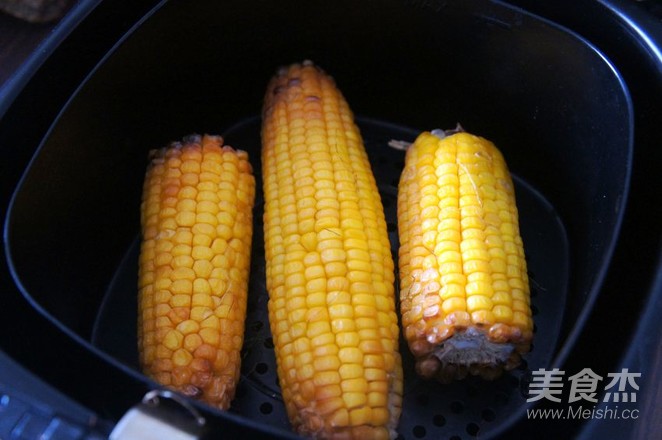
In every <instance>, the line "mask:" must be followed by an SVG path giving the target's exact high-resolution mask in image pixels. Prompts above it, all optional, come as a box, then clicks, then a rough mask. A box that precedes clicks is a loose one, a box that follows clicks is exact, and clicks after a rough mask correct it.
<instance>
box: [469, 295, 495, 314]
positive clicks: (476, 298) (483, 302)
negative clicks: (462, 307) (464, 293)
mask: <svg viewBox="0 0 662 440" xmlns="http://www.w3.org/2000/svg"><path fill="white" fill-rule="evenodd" d="M493 305H494V304H493V303H492V300H491V299H490V298H488V297H487V296H483V295H473V296H469V297H467V311H468V312H469V313H472V312H475V311H477V310H492V306H493Z"/></svg>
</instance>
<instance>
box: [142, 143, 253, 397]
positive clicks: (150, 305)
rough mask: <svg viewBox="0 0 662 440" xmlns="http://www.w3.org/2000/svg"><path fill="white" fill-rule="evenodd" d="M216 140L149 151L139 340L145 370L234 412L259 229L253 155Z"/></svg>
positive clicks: (145, 187) (192, 394)
mask: <svg viewBox="0 0 662 440" xmlns="http://www.w3.org/2000/svg"><path fill="white" fill-rule="evenodd" d="M222 144H223V139H222V138H220V137H217V136H204V137H201V136H195V135H194V136H189V137H188V138H185V139H184V141H183V143H180V142H176V143H172V144H171V145H170V146H168V147H166V148H162V149H160V150H154V151H152V152H151V163H150V166H149V168H148V170H147V173H146V176H145V184H144V189H143V201H142V206H141V223H142V236H143V241H142V245H141V252H140V265H139V314H138V319H139V322H138V329H139V330H138V336H139V351H140V361H141V364H142V367H143V370H144V372H145V373H146V374H147V375H149V376H151V377H152V378H153V379H155V380H156V381H158V382H160V383H161V384H163V385H166V386H168V387H171V388H173V389H175V390H178V391H180V392H182V393H183V394H185V395H188V396H191V397H195V398H199V399H200V400H202V401H204V402H206V403H208V404H210V405H213V406H216V407H218V408H221V409H227V408H228V406H229V405H230V401H231V400H232V398H233V396H234V391H235V386H236V384H237V381H238V379H239V369H240V357H239V353H240V350H241V346H242V342H243V337H244V319H245V316H246V300H247V289H248V275H249V265H250V248H251V239H252V231H253V223H252V216H253V213H252V209H253V201H254V197H255V180H254V177H253V175H252V170H251V166H250V164H249V162H248V155H247V154H246V152H244V151H241V150H234V149H233V148H232V147H229V146H222Z"/></svg>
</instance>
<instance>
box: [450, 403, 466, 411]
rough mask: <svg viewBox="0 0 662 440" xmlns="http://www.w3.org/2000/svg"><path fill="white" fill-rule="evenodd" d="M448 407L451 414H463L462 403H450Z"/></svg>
mask: <svg viewBox="0 0 662 440" xmlns="http://www.w3.org/2000/svg"><path fill="white" fill-rule="evenodd" d="M450 407H451V412H453V414H462V413H463V412H464V403H462V402H460V401H459V400H455V401H453V402H451V406H450Z"/></svg>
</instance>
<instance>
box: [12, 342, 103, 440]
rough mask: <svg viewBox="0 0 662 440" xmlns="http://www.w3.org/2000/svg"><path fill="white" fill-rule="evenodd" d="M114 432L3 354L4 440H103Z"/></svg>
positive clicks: (87, 411)
mask: <svg viewBox="0 0 662 440" xmlns="http://www.w3.org/2000/svg"><path fill="white" fill-rule="evenodd" d="M110 428H111V425H110V424H109V423H108V422H105V421H103V420H99V419H98V418H97V416H96V415H95V414H94V413H92V412H90V411H89V410H88V409H86V408H84V407H82V406H80V405H78V404H77V403H75V402H74V401H72V400H71V399H70V398H69V397H67V396H64V395H62V394H60V393H58V392H57V391H56V390H54V389H53V388H51V387H49V386H48V385H47V384H45V383H44V382H42V381H41V380H40V379H39V378H37V377H36V376H34V375H31V374H30V373H29V372H27V371H25V370H24V369H23V368H22V367H21V366H20V365H18V364H16V363H15V362H14V361H13V360H12V359H10V358H8V357H7V356H6V355H5V354H4V353H2V352H1V351H0V439H3V440H5V439H6V440H19V439H21V440H23V439H25V440H34V439H40V440H101V439H103V438H107V436H108V434H109V433H110Z"/></svg>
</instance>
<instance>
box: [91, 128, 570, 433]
mask: <svg viewBox="0 0 662 440" xmlns="http://www.w3.org/2000/svg"><path fill="white" fill-rule="evenodd" d="M260 122H261V121H260V119H259V118H257V117H256V118H251V119H247V120H243V121H241V122H239V123H237V124H236V125H233V126H231V127H229V128H228V129H227V130H225V131H224V132H223V136H224V138H225V140H226V143H227V144H230V145H232V146H234V147H236V148H241V149H246V150H248V151H249V152H250V155H251V160H252V163H253V165H254V167H255V175H256V177H257V187H258V188H257V193H256V203H255V211H254V221H255V225H254V237H253V249H252V263H251V278H250V285H249V298H248V316H247V320H246V334H245V342H244V349H243V354H242V376H241V382H240V384H239V387H238V389H237V395H236V398H235V400H234V402H233V404H232V408H231V411H233V412H236V413H238V414H242V415H245V416H247V417H251V418H253V419H256V420H257V421H258V422H259V423H264V424H269V425H273V426H275V427H280V428H282V429H283V435H285V436H286V435H288V434H289V432H290V427H289V424H288V421H287V415H286V413H285V407H284V405H283V402H282V399H281V394H280V389H279V386H278V381H277V375H276V364H275V355H274V346H273V341H272V339H271V333H270V330H269V322H268V313H267V301H268V294H267V290H266V286H265V270H264V269H265V260H264V241H263V225H262V214H263V199H262V187H261V185H262V182H261V178H260V176H261V167H260V164H259V151H260ZM358 124H359V126H360V128H361V132H362V135H363V137H364V141H365V145H366V150H367V152H368V156H369V158H370V161H371V164H372V168H373V172H374V174H375V177H376V180H377V184H378V187H379V190H380V194H381V197H382V202H383V205H384V209H385V212H386V220H387V225H388V231H389V238H390V241H391V246H392V252H393V257H394V259H395V261H396V263H397V249H398V236H397V223H396V221H397V213H396V198H397V184H398V180H399V177H400V173H401V171H402V167H403V160H404V153H403V152H402V151H397V150H394V149H392V148H390V147H388V145H387V143H388V141H389V140H391V139H397V140H405V141H413V139H414V138H415V137H416V135H417V134H418V133H419V130H415V129H411V128H407V127H401V126H398V125H394V124H390V123H385V122H382V121H378V120H374V119H368V118H359V119H358ZM429 128H435V127H429ZM466 128H467V129H468V130H469V131H471V130H470V128H471V127H466ZM506 160H508V157H506ZM514 183H515V191H516V197H517V204H518V209H519V213H520V227H521V233H522V237H523V241H524V245H525V253H526V257H527V262H528V267H529V275H530V279H531V296H532V299H531V308H532V311H533V314H534V319H535V328H534V331H535V335H534V343H533V348H532V351H531V352H530V353H529V354H528V355H526V356H525V360H524V362H523V363H522V365H521V366H520V367H519V368H518V369H516V370H514V371H511V372H509V373H507V374H505V375H503V376H502V377H501V378H499V379H498V380H495V381H493V382H487V381H484V380H481V379H478V378H473V377H472V378H468V379H466V380H464V381H459V382H455V383H452V384H449V385H441V384H438V383H436V382H431V381H425V380H422V379H421V378H419V377H417V375H416V373H415V372H414V362H413V358H412V356H411V354H410V353H409V350H408V348H407V346H406V343H405V342H404V340H402V339H401V343H400V351H401V353H402V355H403V367H404V375H405V386H404V401H403V413H402V417H401V420H400V425H399V428H398V433H399V437H398V438H399V439H401V440H403V439H424V438H429V439H449V440H458V439H463V438H473V437H477V436H480V438H485V437H488V436H490V435H493V434H496V433H498V432H500V431H502V430H503V429H505V428H507V427H508V426H509V425H510V424H511V423H512V422H513V421H514V420H517V419H518V418H519V417H521V416H522V415H523V413H524V410H525V408H526V406H527V403H526V391H527V389H528V386H527V382H526V377H527V372H528V371H530V370H535V369H538V368H543V367H546V366H548V365H549V363H550V361H551V359H552V357H553V354H554V353H555V350H556V344H557V339H558V336H559V333H560V329H561V322H562V320H563V313H564V309H565V302H566V296H567V284H568V261H569V258H568V254H569V251H568V241H567V238H566V233H565V230H564V227H563V224H562V223H561V220H560V218H559V216H558V215H557V213H556V211H555V210H554V207H553V206H552V205H551V204H550V203H549V202H547V200H545V198H544V196H543V195H542V194H540V193H539V192H538V191H536V189H535V188H533V187H532V186H530V185H529V184H527V183H526V182H525V181H523V180H522V179H520V178H518V177H517V176H516V175H515V176H514ZM138 255H139V239H138V238H136V240H135V241H134V242H133V244H132V245H131V246H130V248H129V249H127V253H126V256H125V258H124V259H123V261H122V263H121V264H120V266H119V267H118V268H117V271H116V274H115V277H114V278H113V281H112V283H111V284H110V286H109V288H108V291H107V292H106V295H105V298H104V301H103V304H102V306H101V308H100V310H99V314H98V317H97V320H96V323H95V327H94V331H93V336H92V343H93V344H94V345H96V346H97V347H98V348H100V349H101V350H103V351H105V352H106V353H108V354H110V355H111V356H114V357H116V358H117V359H119V360H120V361H122V362H124V363H126V364H127V365H129V366H132V367H133V368H135V369H138V368H139V366H138V354H137V340H136V319H137V318H136V313H137V311H136V307H137V277H138V275H137V269H138ZM396 267H397V264H396ZM396 284H397V283H396ZM396 295H397V291H396Z"/></svg>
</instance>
